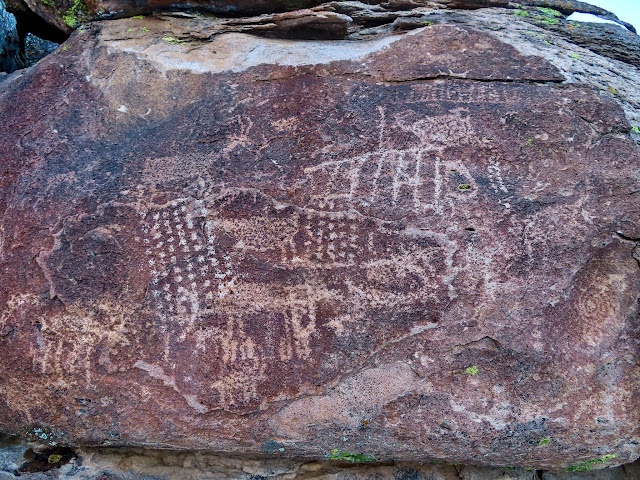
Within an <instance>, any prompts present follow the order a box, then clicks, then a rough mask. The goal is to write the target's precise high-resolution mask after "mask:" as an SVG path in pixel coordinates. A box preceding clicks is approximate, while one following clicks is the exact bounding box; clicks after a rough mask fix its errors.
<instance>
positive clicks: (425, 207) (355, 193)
mask: <svg viewBox="0 0 640 480" xmlns="http://www.w3.org/2000/svg"><path fill="white" fill-rule="evenodd" d="M378 113H379V116H380V120H379V130H378V145H377V147H376V148H375V149H373V150H370V151H367V152H364V153H363V154H361V155H359V156H356V157H347V158H341V159H339V160H330V161H327V162H323V163H319V164H317V165H314V166H311V167H307V168H306V169H305V170H304V173H305V174H306V178H304V179H302V180H301V182H300V186H301V189H302V190H304V191H305V192H310V194H311V201H310V203H309V205H310V206H311V207H313V208H317V209H319V210H333V211H335V210H348V209H356V210H358V211H363V209H364V210H367V209H368V208H374V209H375V208H394V207H395V206H399V207H400V206H401V207H402V208H404V209H408V210H410V211H414V212H415V213H426V212H430V211H434V212H435V213H436V214H438V215H444V214H446V212H445V209H444V207H445V205H447V203H448V204H449V205H451V202H452V200H451V199H450V198H449V199H448V201H447V203H445V204H443V203H442V202H443V197H444V196H445V195H446V192H445V190H444V183H443V180H444V178H443V176H444V174H445V168H447V167H449V166H451V168H456V167H458V166H459V165H460V164H461V163H462V159H455V160H451V161H447V162H443V161H442V160H441V158H445V157H446V158H451V157H452V155H451V154H450V153H446V154H445V151H446V150H447V149H448V148H451V146H452V145H455V146H458V147H459V146H461V145H469V144H470V142H471V141H473V139H474V137H475V136H476V135H475V133H474V130H473V128H472V125H471V123H470V120H469V118H468V116H467V115H465V114H464V112H462V111H460V112H458V111H456V112H452V113H450V114H447V115H438V116H433V117H427V118H421V117H416V116H415V114H407V115H408V116H407V117H406V118H403V117H401V118H396V119H394V122H393V124H394V134H391V135H390V134H389V133H388V132H387V126H386V123H387V121H388V119H387V117H388V113H386V112H385V110H384V108H383V107H381V106H379V107H378ZM398 129H400V131H402V132H403V133H402V134H400V135H399V134H398ZM398 136H402V137H403V138H404V137H406V138H407V140H404V141H402V142H400V141H397V140H396V139H395V137H398ZM403 144H406V146H404V145H403ZM467 173H468V172H467ZM466 181H467V182H469V183H472V179H471V178H468V179H466Z"/></svg>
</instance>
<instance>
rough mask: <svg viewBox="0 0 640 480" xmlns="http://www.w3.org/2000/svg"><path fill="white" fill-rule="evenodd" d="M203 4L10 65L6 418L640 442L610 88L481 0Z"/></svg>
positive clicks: (63, 438) (153, 440)
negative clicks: (283, 6)
mask: <svg viewBox="0 0 640 480" xmlns="http://www.w3.org/2000/svg"><path fill="white" fill-rule="evenodd" d="M193 21H194V20H193V19H180V18H177V19H176V18H173V19H172V18H168V19H167V18H153V19H147V20H136V19H129V20H117V21H109V22H103V23H97V24H95V25H92V26H90V27H88V28H85V29H83V30H82V31H80V32H78V33H76V34H75V35H74V36H73V37H72V39H71V40H70V41H69V43H67V44H66V45H65V48H63V49H59V50H58V51H57V52H56V53H55V54H54V55H52V56H50V57H48V58H46V59H45V60H44V61H42V62H41V63H39V64H38V65H37V66H36V67H35V68H33V69H31V70H29V71H27V72H25V73H24V74H22V75H16V76H13V77H11V78H10V79H8V80H5V81H4V82H2V83H0V124H1V125H3V135H2V136H1V137H0V152H1V153H0V159H1V161H2V171H3V176H2V184H1V185H2V190H1V192H2V193H1V196H0V211H2V212H3V216H2V229H1V233H2V236H1V237H0V255H1V256H0V258H1V261H0V266H1V268H2V284H3V289H2V290H1V291H0V302H1V303H0V305H2V313H1V314H0V354H1V355H2V358H3V364H2V370H1V371H0V425H1V426H2V429H3V430H5V431H10V432H12V433H17V434H20V435H23V436H27V437H29V438H32V439H34V440H35V439H36V438H40V439H43V437H42V435H45V437H46V438H44V439H43V440H45V441H47V442H55V443H56V444H62V445H66V444H71V445H100V444H108V445H117V446H147V447H160V448H177V449H180V448H188V449H207V450H214V451H218V452H233V453H235V454H256V453H261V452H262V453H271V454H272V453H275V451H276V450H277V452H278V454H283V455H286V456H290V457H298V458H307V459H314V458H315V459H320V458H324V457H325V456H326V455H328V454H330V453H331V452H332V451H333V450H334V449H336V448H338V449H340V450H342V451H345V452H351V453H358V454H360V453H362V454H366V455H368V456H371V457H374V458H376V459H379V460H391V459H398V460H415V461H418V460H425V459H445V460H448V461H451V462H466V463H474V464H480V465H502V466H505V467H511V466H525V467H537V468H564V467H569V466H571V465H575V464H579V463H580V462H585V461H589V460H594V459H602V458H606V461H605V462H602V463H598V464H595V465H596V467H601V466H605V465H606V464H611V465H615V464H619V463H624V462H628V461H632V460H634V459H635V458H637V457H638V454H639V451H638V450H639V447H638V442H639V438H638V436H639V435H638V433H639V432H638V429H639V425H640V422H639V420H640V418H639V416H640V405H639V403H640V396H639V395H638V382H639V381H640V379H639V378H638V377H639V373H640V370H639V366H638V363H637V362H638V348H639V345H638V320H639V319H638V297H639V294H640V289H639V284H640V268H639V267H638V261H637V257H638V256H639V255H638V247H637V246H636V245H637V241H638V239H639V238H640V208H639V205H640V202H638V198H637V197H638V192H639V191H640V175H639V169H638V167H639V166H640V158H639V156H638V150H637V147H636V145H635V143H634V142H633V141H632V140H631V138H630V136H629V133H630V130H631V128H630V126H629V124H628V122H627V120H626V118H625V114H624V112H623V110H622V108H621V107H620V105H619V104H618V103H617V102H616V101H615V100H614V98H613V97H612V96H611V95H610V94H608V93H602V92H600V91H598V90H596V89H593V88H590V87H588V86H584V85H578V84H561V82H563V79H564V78H565V77H566V76H565V75H564V74H563V73H562V72H561V71H560V70H558V69H557V68H555V67H553V66H552V65H551V64H550V63H548V62H547V61H545V60H544V59H542V58H540V57H536V56H532V55H524V54H522V53H520V52H519V51H518V50H517V49H516V48H514V47H512V46H510V45H508V44H507V43H504V42H502V41H500V40H499V39H498V38H497V36H494V35H490V34H487V33H484V32H482V31H479V30H475V29H473V28H471V27H469V26H463V25H460V24H454V25H447V24H440V25H435V26H430V27H423V28H419V29H414V30H412V31H410V32H408V33H399V34H396V35H388V34H387V35H382V36H375V35H373V36H372V38H371V39H369V40H363V41H359V42H354V41H304V42H302V41H298V42H294V41H291V40H283V39H267V38H259V37H254V36H250V35H247V34H245V33H217V34H216V35H213V36H211V37H206V35H204V37H205V38H197V37H194V36H189V35H188V32H190V31H192V30H191V29H190V27H189V25H191V23H190V22H193ZM137 22H140V23H137ZM187 27H189V28H187ZM129 29H131V31H129ZM203 30H204V27H203ZM209 38H211V39H210V40H209ZM417 52H420V53H417ZM36 94H37V95H36ZM34 95H36V96H37V98H38V99H39V101H38V102H37V103H36V102H33V101H30V99H32V98H34ZM547 440H549V441H548V442H547ZM274 448H275V449H276V450H274ZM281 449H282V450H281ZM605 456H606V457H605Z"/></svg>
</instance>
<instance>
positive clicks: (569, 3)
mask: <svg viewBox="0 0 640 480" xmlns="http://www.w3.org/2000/svg"><path fill="white" fill-rule="evenodd" d="M345 3H346V5H345ZM354 3H355V4H358V3H360V2H352V1H347V2H343V0H338V1H335V2H330V3H329V5H333V8H344V7H345V6H346V8H350V5H349V4H354ZM8 4H9V10H10V11H12V12H13V13H16V14H17V15H23V16H25V22H28V23H29V24H31V25H34V24H36V23H38V20H37V18H39V19H42V20H44V21H45V22H46V23H47V24H49V26H50V27H51V28H52V29H54V30H57V33H56V32H54V31H46V28H45V27H44V26H42V25H39V26H38V31H37V32H34V33H35V34H36V35H39V36H42V37H43V38H47V39H48V40H52V41H55V42H59V41H60V34H63V33H70V32H71V31H73V30H74V29H75V28H77V27H78V26H80V24H81V23H82V22H85V21H88V20H100V19H105V18H122V17H131V16H136V15H141V14H143V15H144V14H149V13H152V12H161V11H170V10H173V11H185V10H187V11H199V12H207V13H214V14H216V15H223V16H231V17H237V16H240V15H251V14H260V13H272V12H284V11H290V10H297V9H301V8H310V7H314V6H317V5H319V4H325V5H327V2H325V1H323V0H216V1H211V0H187V1H175V0H137V1H135V2H132V1H131V0H91V1H87V0H8ZM340 4H342V5H340ZM366 4H367V5H368V6H372V7H374V9H376V10H379V11H383V12H386V13H387V15H388V14H390V13H391V12H396V11H398V10H400V11H402V10H405V11H406V10H412V9H415V8H419V7H428V8H430V9H434V8H435V9H442V8H463V9H466V8H485V7H509V8H513V7H514V6H516V5H518V6H521V5H531V6H538V7H552V8H554V9H558V11H560V12H562V13H564V14H567V15H569V14H571V13H573V12H584V13H591V14H594V15H600V16H603V17H605V18H608V19H611V20H614V21H617V22H620V23H621V24H622V25H625V26H626V27H627V28H629V29H631V30H632V31H633V32H635V29H634V28H633V26H631V25H629V24H627V23H625V22H621V21H619V20H618V18H617V17H616V16H615V15H614V14H612V13H611V12H608V11H607V10H604V9H602V8H600V7H596V6H594V5H590V4H588V3H585V2H580V1H576V0H522V1H521V2H520V3H518V4H516V3H513V2H510V1H508V0H392V1H389V2H383V1H381V0H371V1H368V2H366ZM361 5H363V4H361ZM29 14H30V15H29Z"/></svg>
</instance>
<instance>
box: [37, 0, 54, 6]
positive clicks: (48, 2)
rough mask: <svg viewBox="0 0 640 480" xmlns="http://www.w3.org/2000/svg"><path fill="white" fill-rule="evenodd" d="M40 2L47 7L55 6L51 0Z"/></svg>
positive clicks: (41, 0)
mask: <svg viewBox="0 0 640 480" xmlns="http://www.w3.org/2000/svg"><path fill="white" fill-rule="evenodd" d="M40 3H42V4H43V5H46V6H47V7H55V6H56V4H55V3H54V2H53V0H40Z"/></svg>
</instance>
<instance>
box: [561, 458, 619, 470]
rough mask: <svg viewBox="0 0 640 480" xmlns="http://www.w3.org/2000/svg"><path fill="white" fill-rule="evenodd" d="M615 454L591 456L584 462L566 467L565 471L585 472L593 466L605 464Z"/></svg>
mask: <svg viewBox="0 0 640 480" xmlns="http://www.w3.org/2000/svg"><path fill="white" fill-rule="evenodd" d="M616 457H617V455H615V454H614V455H603V456H602V457H600V458H592V459H591V460H587V461H585V462H580V463H577V464H575V465H571V466H570V467H567V469H566V470H567V472H586V471H589V470H591V469H592V468H594V467H595V466H596V465H602V464H607V463H608V462H609V460H611V459H612V458H616Z"/></svg>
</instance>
